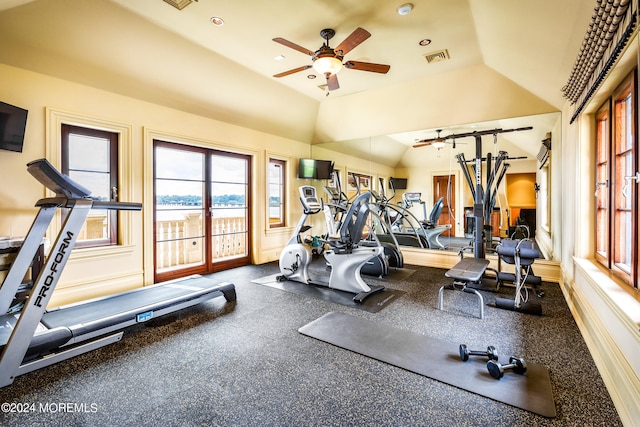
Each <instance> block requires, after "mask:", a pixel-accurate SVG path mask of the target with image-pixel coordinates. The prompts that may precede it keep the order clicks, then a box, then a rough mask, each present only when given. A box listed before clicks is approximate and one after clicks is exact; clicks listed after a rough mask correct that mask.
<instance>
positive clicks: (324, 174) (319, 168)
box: [316, 160, 333, 179]
mask: <svg viewBox="0 0 640 427" xmlns="http://www.w3.org/2000/svg"><path fill="white" fill-rule="evenodd" d="M331 172H333V162H332V161H330V160H316V179H330V178H331Z"/></svg>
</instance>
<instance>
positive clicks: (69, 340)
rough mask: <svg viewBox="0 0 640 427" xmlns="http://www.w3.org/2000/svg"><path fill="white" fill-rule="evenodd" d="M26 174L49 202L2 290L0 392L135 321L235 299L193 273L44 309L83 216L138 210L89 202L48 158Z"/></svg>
mask: <svg viewBox="0 0 640 427" xmlns="http://www.w3.org/2000/svg"><path fill="white" fill-rule="evenodd" d="M27 170H28V171H29V173H31V175H33V176H34V178H36V179H37V180H38V181H40V183H42V184H43V185H44V186H46V187H47V188H48V189H49V190H51V191H53V192H54V193H55V196H54V197H48V198H44V199H41V200H39V201H38V202H37V203H36V206H38V207H39V208H40V210H39V212H38V214H37V216H36V218H35V219H34V222H33V224H32V225H31V229H30V230H29V233H28V234H27V236H26V237H25V239H24V242H23V245H22V247H21V248H20V251H19V252H18V255H17V256H16V259H15V261H14V262H13V264H12V265H11V269H10V270H9V272H8V274H7V276H6V278H5V280H4V282H3V283H2V286H0V313H2V314H1V315H0V387H5V386H7V385H10V384H11V383H12V382H13V380H14V379H15V378H16V377H17V376H19V375H23V374H26V373H28V372H32V371H34V370H37V369H40V368H43V367H46V366H50V365H52V364H54V363H57V362H60V361H62V360H66V359H68V358H71V357H74V356H77V355H80V354H83V353H86V352H88V351H91V350H94V349H97V348H100V347H103V346H105V345H108V344H111V343H114V342H117V341H119V340H120V339H122V336H123V334H124V331H123V329H124V328H126V327H128V326H132V325H135V324H136V323H141V322H146V321H148V320H150V319H152V318H157V317H159V316H163V315H166V314H169V313H173V312H175V311H178V310H181V309H184V308H187V307H191V306H194V305H197V304H200V303H201V302H204V301H207V300H210V299H212V298H216V297H219V296H223V297H224V298H225V299H226V301H229V302H230V301H235V300H236V291H235V286H234V285H233V284H231V283H228V282H222V283H215V282H214V281H212V280H211V279H207V278H205V277H202V276H199V275H194V276H190V277H187V278H182V279H177V280H172V281H169V282H164V283H160V284H155V285H152V286H147V287H143V288H140V289H135V290H132V291H128V292H123V293H119V294H115V295H111V296H107V297H103V298H96V299H92V300H89V301H84V302H81V303H77V304H71V305H67V306H62V307H59V308H56V309H52V310H50V311H47V310H46V308H47V304H48V303H49V300H50V298H51V295H52V294H53V291H54V289H55V286H56V284H57V282H58V279H59V278H60V275H61V274H62V270H63V269H64V266H65V265H66V262H67V260H68V259H69V256H70V255H71V251H72V249H73V246H74V244H75V241H76V238H77V235H78V233H79V232H80V229H81V228H82V226H83V225H84V222H85V219H86V217H87V215H88V213H89V211H90V210H91V209H117V210H138V211H139V210H141V209H142V204H140V203H127V202H106V201H100V200H94V199H92V198H91V197H90V195H91V192H90V191H89V190H87V189H86V188H84V187H83V186H81V185H80V184H78V183H76V182H74V181H73V180H72V179H71V178H69V177H68V176H66V175H63V174H61V173H60V172H58V171H57V170H56V169H55V168H54V167H53V165H51V163H49V162H48V161H47V160H46V159H40V160H35V161H33V162H30V163H29V164H28V165H27ZM59 208H68V209H69V212H68V215H67V216H66V218H65V220H64V223H63V225H62V228H61V230H60V233H59V234H58V236H57V237H56V240H55V243H54V244H53V245H52V247H51V250H50V252H49V256H48V257H47V261H46V263H45V265H44V267H43V268H42V270H41V271H40V273H39V274H38V276H37V277H35V278H33V280H34V282H33V285H32V286H30V287H29V286H27V287H26V289H27V291H28V292H25V285H24V284H23V283H22V280H23V278H24V277H25V275H26V273H27V271H28V269H29V267H30V264H31V260H32V259H33V257H34V255H35V254H36V252H37V250H38V247H39V245H40V243H41V242H42V239H43V237H44V235H45V233H46V231H47V228H48V226H49V224H50V223H51V221H52V219H53V217H54V214H55V212H56V210H57V209H59ZM24 295H27V296H26V298H25V297H23V296H24Z"/></svg>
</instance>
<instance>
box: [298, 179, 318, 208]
mask: <svg viewBox="0 0 640 427" xmlns="http://www.w3.org/2000/svg"><path fill="white" fill-rule="evenodd" d="M299 190H300V202H302V207H303V208H304V211H305V212H313V211H320V210H321V209H322V203H320V201H319V200H318V196H317V193H316V188H315V187H312V186H310V185H303V186H301V187H300V188H299Z"/></svg>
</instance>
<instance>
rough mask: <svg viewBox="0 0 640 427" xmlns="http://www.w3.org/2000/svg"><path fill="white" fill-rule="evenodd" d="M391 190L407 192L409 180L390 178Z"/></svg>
mask: <svg viewBox="0 0 640 427" xmlns="http://www.w3.org/2000/svg"><path fill="white" fill-rule="evenodd" d="M389 188H390V189H391V188H395V189H396V190H406V189H407V178H389Z"/></svg>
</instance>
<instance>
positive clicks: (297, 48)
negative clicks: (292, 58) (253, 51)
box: [273, 37, 315, 56]
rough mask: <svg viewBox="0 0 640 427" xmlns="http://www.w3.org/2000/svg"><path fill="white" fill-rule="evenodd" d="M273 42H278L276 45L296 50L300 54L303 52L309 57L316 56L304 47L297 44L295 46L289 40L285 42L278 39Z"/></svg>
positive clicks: (280, 38)
mask: <svg viewBox="0 0 640 427" xmlns="http://www.w3.org/2000/svg"><path fill="white" fill-rule="evenodd" d="M273 41H274V42H276V43H280V44H282V45H285V46H286V47H290V48H291V49H295V50H297V51H298V52H302V53H304V54H305V55H309V56H314V55H315V52H312V51H310V50H309V49H307V48H304V47H302V46H300V45H297V44H295V43H293V42H290V41H289V40H285V39H283V38H282V37H276V38H275V39H273Z"/></svg>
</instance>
